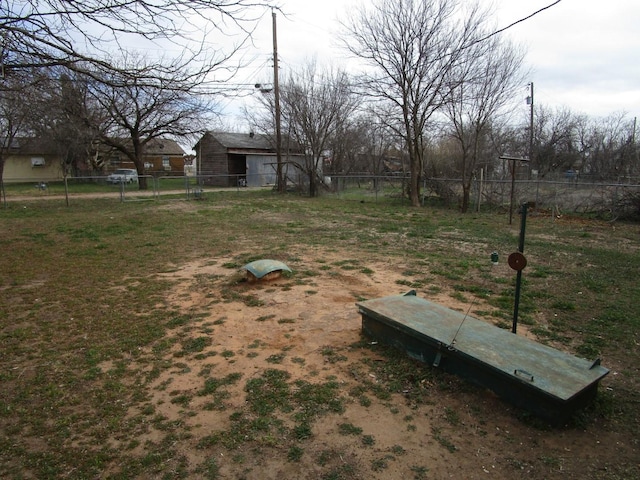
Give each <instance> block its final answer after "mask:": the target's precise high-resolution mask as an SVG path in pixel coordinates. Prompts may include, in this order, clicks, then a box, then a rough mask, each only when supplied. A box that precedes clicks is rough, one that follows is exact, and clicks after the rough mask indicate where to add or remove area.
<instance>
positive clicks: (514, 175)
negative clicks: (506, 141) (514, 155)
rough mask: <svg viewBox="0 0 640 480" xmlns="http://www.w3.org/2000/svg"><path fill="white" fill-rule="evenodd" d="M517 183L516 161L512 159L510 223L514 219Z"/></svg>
mask: <svg viewBox="0 0 640 480" xmlns="http://www.w3.org/2000/svg"><path fill="white" fill-rule="evenodd" d="M515 183H516V161H515V160H513V159H511V196H510V200H509V225H511V221H512V219H513V193H514V188H515Z"/></svg>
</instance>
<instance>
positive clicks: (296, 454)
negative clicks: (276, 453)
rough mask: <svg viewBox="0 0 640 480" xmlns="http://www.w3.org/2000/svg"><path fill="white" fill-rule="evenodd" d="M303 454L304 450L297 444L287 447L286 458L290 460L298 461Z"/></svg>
mask: <svg viewBox="0 0 640 480" xmlns="http://www.w3.org/2000/svg"><path fill="white" fill-rule="evenodd" d="M303 454H304V450H303V449H302V448H300V447H298V446H297V445H294V446H292V447H291V448H289V451H288V452H287V460H289V461H290V462H299V461H300V459H301V458H302V455H303Z"/></svg>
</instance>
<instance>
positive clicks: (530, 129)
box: [529, 82, 533, 162]
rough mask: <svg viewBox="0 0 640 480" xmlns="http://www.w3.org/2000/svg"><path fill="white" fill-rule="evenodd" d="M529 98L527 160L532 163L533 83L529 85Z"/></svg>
mask: <svg viewBox="0 0 640 480" xmlns="http://www.w3.org/2000/svg"><path fill="white" fill-rule="evenodd" d="M529 85H530V87H531V96H530V103H529V105H530V107H531V109H530V113H529V160H530V161H532V162H533V82H531V83H530V84H529Z"/></svg>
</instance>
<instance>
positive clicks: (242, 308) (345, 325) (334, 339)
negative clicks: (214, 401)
mask: <svg viewBox="0 0 640 480" xmlns="http://www.w3.org/2000/svg"><path fill="white" fill-rule="evenodd" d="M290 254H291V255H292V258H295V259H296V260H295V261H293V262H291V263H289V266H290V267H291V268H292V269H293V270H294V273H293V275H292V276H290V277H285V276H283V277H280V278H277V279H273V280H270V281H267V282H256V283H249V282H243V281H239V280H242V275H243V273H242V270H241V269H237V268H229V267H228V263H229V262H232V261H233V258H231V257H224V256H219V257H215V256H214V257H212V258H209V259H207V260H203V261H198V262H193V263H190V264H186V265H176V266H175V269H174V270H173V271H171V272H169V273H165V274H163V276H165V277H166V278H169V279H171V280H179V282H178V283H177V285H178V287H177V288H175V289H174V291H172V292H171V294H170V297H169V302H170V304H171V305H172V306H174V307H175V308H177V309H179V310H180V311H181V312H184V313H191V314H196V315H198V320H197V321H196V322H195V323H190V324H189V328H184V327H176V328H175V329H174V330H173V331H172V332H170V336H171V335H174V336H176V337H177V338H180V339H181V340H180V342H176V343H175V344H174V345H173V347H172V349H171V351H170V352H167V354H166V358H167V361H168V362H169V361H170V362H172V367H171V368H168V369H166V370H164V371H163V372H162V373H161V374H160V376H159V377H158V378H156V379H155V380H154V383H153V388H152V392H153V398H152V401H151V402H152V403H153V405H154V407H155V411H156V413H157V414H160V415H164V416H165V417H166V418H167V419H168V420H169V421H171V420H177V421H183V422H185V423H186V424H187V425H188V426H189V432H190V439H188V440H187V441H183V442H181V445H183V447H180V448H183V449H184V452H183V454H184V455H185V457H186V458H188V459H189V462H190V464H201V463H202V462H203V461H204V460H205V459H207V458H212V457H213V458H215V459H216V463H217V465H218V467H219V477H218V478H229V479H235V478H247V479H271V478H274V479H275V478H280V479H289V478H368V479H369V478H379V479H390V480H393V479H406V478H417V479H419V478H429V479H444V478H457V479H462V478H464V479H480V478H483V479H484V478H492V479H513V478H536V479H538V478H539V479H543V478H545V479H546V478H585V477H587V476H589V477H590V478H591V476H592V475H593V472H594V471H601V472H605V471H606V468H608V466H607V465H608V463H609V461H610V460H607V459H613V458H616V455H622V456H623V457H624V455H630V453H628V452H633V449H632V448H631V447H629V446H628V445H623V444H621V443H620V440H619V439H618V438H616V435H615V434H614V433H611V432H606V431H603V430H602V429H601V428H600V426H599V425H598V423H597V422H598V420H595V421H594V422H595V423H591V424H589V425H587V426H586V427H585V429H579V428H575V427H573V428H559V429H549V428H540V427H536V426H533V425H531V424H530V423H527V422H523V421H522V420H520V419H519V415H518V412H517V410H515V409H514V408H512V407H510V406H509V405H508V404H506V403H504V402H502V401H501V400H499V399H497V398H496V397H495V396H493V395H492V394H491V393H489V392H485V391H481V390H478V389H476V388H470V389H464V388H463V389H460V388H451V389H449V390H448V389H446V388H443V387H442V386H441V385H440V386H437V387H436V386H433V388H431V386H430V385H425V386H424V388H425V390H424V391H425V395H426V396H428V398H426V401H425V402H424V403H421V404H412V403H411V402H410V401H409V400H408V399H407V398H405V396H403V395H402V393H401V392H400V393H398V394H395V395H394V396H393V397H392V399H391V400H390V401H382V400H378V399H376V398H375V397H372V402H371V403H370V405H368V406H363V405H362V404H361V403H360V402H358V401H357V399H356V398H353V397H351V396H350V393H349V392H350V390H351V389H352V387H353V386H355V385H358V384H359V382H360V381H361V380H362V378H357V377H358V376H359V375H366V376H367V377H368V379H369V380H372V381H374V382H377V381H378V379H376V378H375V375H374V374H372V373H370V371H369V370H367V369H366V368H365V367H364V364H363V363H362V360H363V358H365V357H371V356H372V355H373V356H375V353H374V352H372V351H371V350H370V349H363V348H358V347H356V346H354V344H355V343H356V342H359V341H360V340H361V318H360V315H359V313H358V311H357V308H356V306H355V303H356V301H358V300H361V299H369V298H377V297H381V296H386V295H392V294H399V293H404V292H406V291H407V290H409V288H407V287H404V286H402V285H400V284H399V283H397V281H398V280H401V279H403V278H404V277H403V274H402V269H401V267H400V266H398V265H396V264H394V263H392V262H391V261H390V262H387V263H385V262H377V263H371V262H368V261H366V260H362V263H360V264H359V266H358V268H356V269H345V268H341V267H340V266H336V263H337V262H340V261H343V260H344V259H345V258H352V257H350V254H349V252H335V251H333V252H328V251H313V252H290ZM319 259H321V261H320V260H319ZM225 265H227V266H225ZM362 267H366V268H367V271H366V273H363V272H362V271H361V270H362ZM496 268H499V269H507V268H508V267H507V266H506V265H502V264H501V265H500V266H498V267H496ZM311 271H313V272H315V273H314V274H310V273H309V272H311ZM305 272H307V273H306V274H305ZM505 275H510V273H507V272H506V270H505ZM301 279H303V280H302V281H301ZM228 288H231V289H232V290H233V291H234V292H235V293H236V294H237V295H238V298H235V299H229V298H227V299H223V298H222V297H221V292H222V291H223V290H224V289H228ZM449 293H451V292H447V291H446V289H443V290H442V291H441V292H440V293H439V294H438V295H436V296H434V295H427V294H426V293H425V292H421V291H418V295H419V296H422V297H425V298H428V299H429V300H432V301H435V302H438V303H440V304H443V305H446V306H449V307H451V308H454V309H458V310H461V311H466V310H467V309H468V308H469V305H468V304H465V303H459V302H457V301H456V300H454V299H452V297H451V296H450V295H449ZM247 296H251V297H250V298H251V299H253V303H252V302H250V301H247V298H248V297H247ZM474 308H478V309H482V308H483V307H482V306H481V305H477V306H476V307H474ZM203 332H206V334H207V335H210V338H211V339H212V343H211V344H210V345H209V346H207V348H206V349H205V350H204V351H203V352H200V353H201V354H200V355H185V356H181V357H179V358H176V353H177V352H179V351H180V349H181V346H180V345H181V342H182V343H184V341H185V339H186V338H188V337H190V336H191V337H197V336H201V335H202V334H203ZM524 333H526V332H522V334H524ZM256 345H259V348H255V346H256ZM327 348H330V349H332V350H333V351H334V352H336V354H339V355H340V359H341V360H340V361H337V362H331V361H328V358H327V355H326V350H327ZM213 351H215V355H214V354H211V352H213ZM254 352H255V353H254ZM250 353H252V354H250ZM256 353H257V355H256ZM282 353H284V357H283V359H282V361H281V363H279V364H277V365H274V364H273V363H270V362H269V361H268V359H269V358H270V357H271V356H272V355H275V354H282ZM203 368H209V369H210V370H211V375H215V376H216V377H218V378H220V377H224V376H226V375H228V374H231V373H234V372H236V373H237V372H239V373H241V374H242V379H241V381H239V382H238V383H237V384H236V385H233V386H231V387H229V390H230V393H231V395H230V396H229V397H228V398H227V399H226V400H225V407H226V408H225V409H224V410H223V411H219V410H208V409H206V408H204V407H205V403H206V401H207V399H206V398H205V397H202V396H198V395H195V393H196V392H197V391H198V390H200V389H202V386H203V381H204V380H203V376H202V374H201V372H202V371H203ZM268 368H278V369H283V370H287V371H288V372H289V373H290V374H291V379H290V381H291V382H293V381H294V380H296V379H304V380H307V381H309V382H318V381H325V380H326V378H334V379H335V380H336V381H338V382H339V383H340V385H342V386H343V388H341V391H340V393H341V395H343V396H344V397H345V398H346V402H345V405H346V409H345V412H344V413H343V414H329V415H326V416H322V417H321V418H319V419H318V420H317V421H316V422H315V423H314V424H313V435H312V437H311V438H310V439H307V440H304V441H303V442H301V444H300V445H301V447H302V448H303V450H304V453H303V454H302V456H301V458H300V459H299V460H298V461H289V460H288V459H287V450H286V449H283V448H279V446H278V445H277V444H275V445H269V444H265V443H262V444H261V446H260V448H256V447H255V445H251V444H247V445H246V446H241V447H239V449H237V450H231V451H229V450H226V449H225V448H223V447H222V446H220V445H215V446H211V447H208V448H204V449H203V448H197V443H198V440H199V439H201V438H203V437H206V436H208V435H211V434H212V433H215V432H218V431H223V430H225V429H227V428H229V424H230V420H229V416H230V415H231V414H232V413H233V412H234V411H236V410H238V409H241V408H243V406H244V405H245V401H246V395H247V394H246V392H245V391H244V390H243V387H244V385H245V383H246V381H247V380H249V379H250V378H252V377H255V376H257V375H259V374H260V373H261V372H263V371H264V370H265V369H268ZM429 368H432V367H429ZM452 382H454V383H455V382H456V380H452ZM456 385H457V384H456ZM601 388H607V387H606V382H603V385H601ZM181 394H187V395H192V397H191V401H190V403H189V407H188V408H185V407H184V405H180V404H179V403H176V402H172V399H174V398H176V396H178V395H181ZM132 413H133V412H132ZM343 423H349V424H352V425H354V426H357V427H360V428H361V429H362V434H361V435H360V436H354V435H345V434H344V432H341V431H340V429H339V425H340V424H343ZM160 435H161V432H159V431H156V430H154V429H149V430H148V431H147V432H146V433H145V434H144V436H143V438H141V439H140V440H142V441H141V445H144V440H145V438H144V437H146V440H151V441H154V440H157V438H159V436H160ZM363 437H366V438H367V439H368V440H369V441H368V442H366V443H365V442H363V440H362V438H363ZM140 448H142V447H140ZM323 455H324V456H323ZM332 455H333V456H332ZM320 458H324V459H325V460H324V461H320V460H319V459H320ZM623 459H624V458H623ZM624 460H626V461H628V462H629V461H631V463H633V461H632V460H630V459H624ZM341 465H342V466H344V465H348V466H349V469H341ZM332 469H333V470H332ZM332 471H333V472H334V474H333V476H332V474H331V472H332ZM335 472H343V473H335ZM611 478H614V477H611ZM616 478H617V477H616ZM620 478H622V477H620Z"/></svg>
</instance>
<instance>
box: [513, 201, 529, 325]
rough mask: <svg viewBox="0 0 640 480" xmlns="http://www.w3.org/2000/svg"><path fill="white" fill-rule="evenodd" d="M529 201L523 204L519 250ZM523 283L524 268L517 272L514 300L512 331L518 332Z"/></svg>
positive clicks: (522, 241)
mask: <svg viewBox="0 0 640 480" xmlns="http://www.w3.org/2000/svg"><path fill="white" fill-rule="evenodd" d="M528 208H529V204H528V203H523V204H522V219H521V221H520V242H519V243H518V251H519V252H520V253H523V252H524V232H525V228H526V226H527V209H528ZM521 285H522V270H518V273H517V274H516V294H515V300H514V302H513V325H512V327H511V333H516V330H517V328H518V309H519V308H520V286H521Z"/></svg>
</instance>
